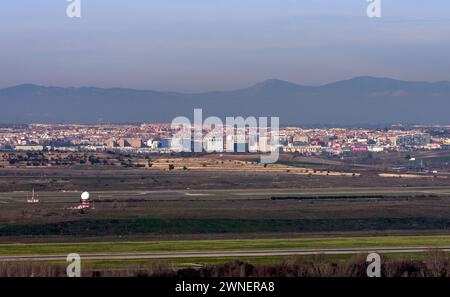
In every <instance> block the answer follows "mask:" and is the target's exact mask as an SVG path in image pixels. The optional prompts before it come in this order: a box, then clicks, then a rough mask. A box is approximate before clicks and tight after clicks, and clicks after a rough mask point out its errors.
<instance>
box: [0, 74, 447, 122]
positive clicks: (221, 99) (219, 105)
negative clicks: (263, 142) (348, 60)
mask: <svg viewBox="0 0 450 297" xmlns="http://www.w3.org/2000/svg"><path fill="white" fill-rule="evenodd" d="M194 108H202V109H203V112H204V116H205V117H206V116H209V115H215V116H219V117H222V118H224V117H226V116H245V117H246V116H250V115H252V116H279V117H280V121H281V123H282V124H292V125H293V124H299V125H300V124H330V125H332V124H339V125H351V124H379V123H386V124H388V123H400V122H401V123H421V124H450V82H448V81H442V82H408V81H400V80H395V79H389V78H376V77H357V78H353V79H350V80H343V81H338V82H334V83H330V84H326V85H322V86H303V85H297V84H294V83H290V82H287V81H282V80H276V79H270V80H266V81H264V82H260V83H257V84H256V85H254V86H251V87H248V88H244V89H239V90H234V91H220V92H208V93H197V94H185V93H176V92H158V91H142V90H134V89H123V88H110V89H104V88H94V87H81V88H60V87H44V86H37V85H32V84H24V85H18V86H15V87H10V88H4V89H0V123H11V124H12V123H15V124H20V123H21V124H25V123H86V124H87V123H89V124H94V123H140V122H146V123H155V122H159V123H161V122H171V121H172V119H173V118H174V117H176V116H187V117H189V118H192V117H193V110H194Z"/></svg>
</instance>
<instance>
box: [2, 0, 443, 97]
mask: <svg viewBox="0 0 450 297" xmlns="http://www.w3.org/2000/svg"><path fill="white" fill-rule="evenodd" d="M81 1H82V18H81V19H69V18H67V17H66V14H65V10H66V6H67V2H66V1H65V0H12V1H2V3H1V4H0V87H4V86H11V85H15V84H21V83H36V84H44V85H59V86H81V85H90V86H100V87H110V86H119V87H133V88H143V89H158V90H177V91H200V90H202V91H203V90H204V91H206V90H215V89H234V88H239V87H244V86H248V85H250V84H253V83H255V82H257V81H261V80H264V79H268V78H279V79H285V80H289V81H292V82H296V83H300V84H314V85H315V84H322V83H326V82H330V81H334V80H339V79H346V78H350V77H353V76H358V75H376V76H388V77H394V78H400V79H406V80H450V1H448V0H432V1H424V0H382V4H383V7H382V8H383V17H382V18H381V19H369V18H368V17H367V16H366V7H367V5H368V3H367V2H366V0H126V1H125V0H81Z"/></svg>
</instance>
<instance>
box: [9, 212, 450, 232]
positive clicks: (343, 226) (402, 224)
mask: <svg viewBox="0 0 450 297" xmlns="http://www.w3.org/2000/svg"><path fill="white" fill-rule="evenodd" d="M449 228H450V219H445V218H442V219H440V218H426V217H422V218H421V217H412V218H363V219H344V218H341V219H291V220H283V219H267V220H266V219H259V220H256V219H255V220H246V219H239V220H238V219H150V218H149V219H146V218H130V219H102V220H91V219H80V220H77V221H63V222H58V223H46V224H13V225H12V224H7V225H2V226H0V236H2V237H7V236H50V235H62V236H107V235H116V236H118V235H145V234H147V235H148V234H154V235H164V234H170V235H176V234H217V233H276V232H277V233H287V232H290V233H295V232H325V231H328V232H330V231H369V230H378V231H383V230H430V229H431V230H446V229H449Z"/></svg>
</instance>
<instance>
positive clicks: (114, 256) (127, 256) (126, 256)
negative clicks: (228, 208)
mask: <svg viewBox="0 0 450 297" xmlns="http://www.w3.org/2000/svg"><path fill="white" fill-rule="evenodd" d="M430 249H438V250H440V251H443V252H450V246H444V247H433V248H430V247H388V248H346V249H300V250H258V251H248V250H247V251H214V252H176V253H109V254H108V253H102V254H80V256H81V258H82V259H83V260H139V259H170V258H214V257H263V256H296V255H298V256H305V255H318V254H323V255H345V254H368V253H380V254H382V253H420V252H426V251H428V250H430ZM74 252H75V251H74ZM66 257H67V255H26V256H0V262H2V261H3V262H7V261H9V262H12V261H58V260H64V261H65V260H66Z"/></svg>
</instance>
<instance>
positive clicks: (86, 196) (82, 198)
mask: <svg viewBox="0 0 450 297" xmlns="http://www.w3.org/2000/svg"><path fill="white" fill-rule="evenodd" d="M89 196H90V195H89V193H88V192H84V193H83V194H81V200H89Z"/></svg>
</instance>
